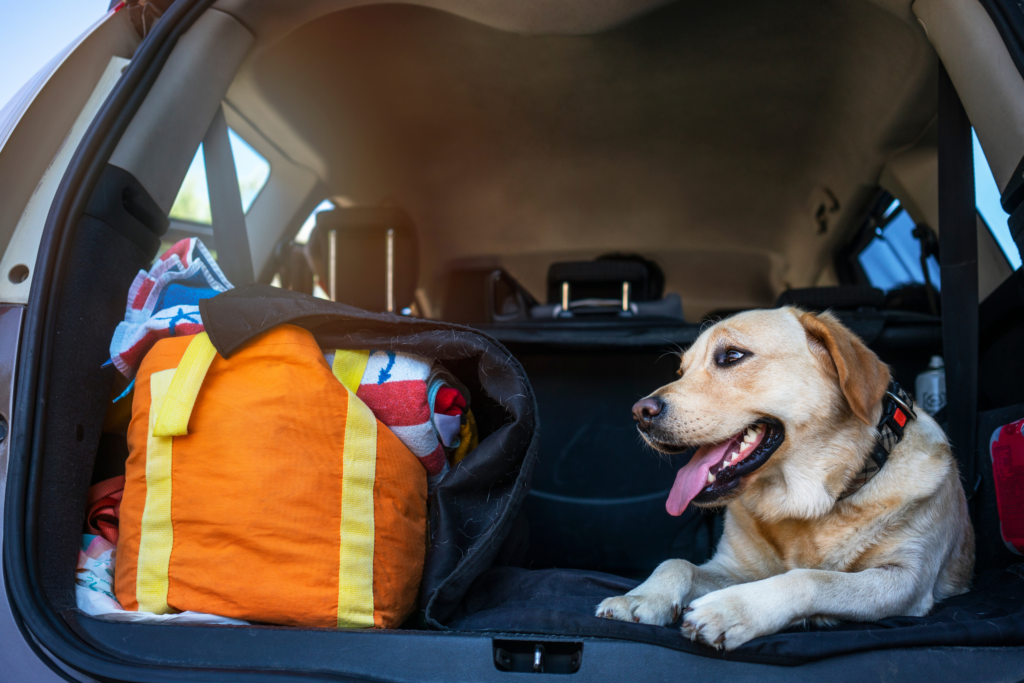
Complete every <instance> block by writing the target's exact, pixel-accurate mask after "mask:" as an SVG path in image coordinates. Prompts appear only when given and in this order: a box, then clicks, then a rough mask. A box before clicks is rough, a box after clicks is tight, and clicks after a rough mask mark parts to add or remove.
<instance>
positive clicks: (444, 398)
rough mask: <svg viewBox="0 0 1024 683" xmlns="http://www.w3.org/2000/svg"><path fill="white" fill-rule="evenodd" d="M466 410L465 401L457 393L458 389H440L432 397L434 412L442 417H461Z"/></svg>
mask: <svg viewBox="0 0 1024 683" xmlns="http://www.w3.org/2000/svg"><path fill="white" fill-rule="evenodd" d="M465 410H466V399H465V398H463V396H462V394H460V393H459V391H458V389H453V388H452V387H441V388H440V389H438V390H437V396H435V397H434V412H435V413H441V414H442V415H452V416H457V415H462V413H463V412H464V411H465Z"/></svg>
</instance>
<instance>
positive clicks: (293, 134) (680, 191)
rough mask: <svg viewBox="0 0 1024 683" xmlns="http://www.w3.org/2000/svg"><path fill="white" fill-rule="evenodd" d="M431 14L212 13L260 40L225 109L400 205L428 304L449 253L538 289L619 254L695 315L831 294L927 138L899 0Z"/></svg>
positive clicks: (931, 60)
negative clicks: (561, 266) (818, 287)
mask: <svg viewBox="0 0 1024 683" xmlns="http://www.w3.org/2000/svg"><path fill="white" fill-rule="evenodd" d="M433 4H434V5H435V7H437V9H435V8H426V7H422V6H413V5H376V6H363V7H353V8H348V9H345V7H346V6H347V4H346V3H344V2H338V1H335V2H325V1H321V2H315V3H309V4H306V3H304V4H303V6H302V7H303V9H302V10H301V12H296V10H294V7H295V5H294V3H285V2H278V1H272V0H222V1H221V2H220V3H218V4H217V5H216V7H217V8H221V9H223V10H225V11H228V12H229V13H231V14H232V15H234V16H236V17H237V18H239V19H240V21H242V23H244V24H245V25H246V26H247V27H248V28H249V29H250V30H251V31H253V33H254V34H255V35H256V38H257V41H256V46H255V48H254V49H253V50H252V51H251V52H250V55H249V57H248V58H247V60H246V62H245V64H244V65H243V67H242V70H241V71H240V73H239V75H238V77H237V78H236V80H235V82H234V84H233V86H232V88H231V90H230V91H229V93H228V100H229V101H230V102H231V104H232V106H234V107H236V108H237V109H238V110H239V112H240V113H242V114H243V115H244V116H245V117H246V118H248V119H249V120H250V121H252V122H253V123H254V124H255V125H256V126H257V127H259V128H260V129H261V130H262V131H264V132H265V133H266V134H268V136H269V137H271V138H272V139H273V140H274V142H275V143H276V144H278V145H280V146H281V147H282V149H283V150H284V151H285V152H286V153H287V154H289V155H290V156H291V157H292V158H293V159H295V160H297V161H299V162H300V163H303V164H305V165H307V166H309V167H311V168H315V169H318V172H319V174H320V175H321V176H322V180H323V181H324V182H325V184H326V186H327V187H328V188H329V189H330V191H331V192H332V194H334V195H336V196H344V197H347V198H350V199H351V200H353V201H355V202H357V203H369V204H376V203H379V202H382V201H387V202H393V203H396V204H398V205H400V206H402V207H404V208H405V209H406V210H407V211H408V212H409V213H410V214H411V215H412V216H413V218H414V220H415V221H416V222H417V224H418V227H419V231H420V241H421V254H422V257H421V259H422V267H421V273H422V276H421V280H422V283H423V285H424V286H425V287H426V288H427V290H428V292H429V293H430V295H431V297H432V298H433V299H434V300H435V301H437V295H438V294H439V293H440V292H441V289H442V288H441V287H440V286H439V285H440V281H441V278H442V277H443V275H444V273H445V272H446V271H447V270H448V269H450V268H451V267H452V266H454V265H473V264H477V265H492V264H493V265H503V266H505V267H506V268H508V269H509V270H510V271H511V272H512V273H513V274H514V275H515V276H516V277H518V278H519V279H520V280H521V281H522V282H523V283H524V284H525V285H526V286H527V287H528V288H529V289H530V290H532V291H533V292H535V293H537V294H541V293H542V292H543V291H544V277H545V273H546V271H547V267H548V265H549V264H550V263H551V262H553V261H556V260H565V259H573V258H592V257H594V256H596V255H598V254H601V253H604V252H608V251H623V250H625V251H635V252H639V253H641V254H643V255H645V256H648V257H651V258H654V259H656V260H657V261H658V262H659V263H660V264H661V265H662V267H663V268H664V270H665V272H666V280H667V289H668V290H669V291H675V292H678V293H679V294H680V295H681V296H682V298H683V302H684V308H685V309H686V312H687V317H688V318H690V319H694V318H695V317H699V316H701V315H703V314H705V313H706V312H708V311H711V310H717V309H730V308H746V307H752V306H763V305H770V304H771V303H772V301H773V300H774V298H775V296H776V295H777V294H778V292H780V291H781V290H783V289H785V288H787V287H799V286H810V285H813V284H816V283H821V284H834V282H835V280H834V277H835V276H834V273H833V271H832V267H831V262H832V258H833V255H834V253H835V251H836V250H837V249H838V248H839V247H840V246H842V245H843V244H844V243H845V242H846V241H848V240H849V238H850V236H851V231H852V230H854V229H855V228H856V226H857V225H858V224H859V222H860V220H861V218H862V211H863V209H864V207H865V203H866V201H867V199H868V197H869V196H870V193H871V191H872V188H873V187H874V186H876V185H877V184H878V182H879V178H880V177H882V175H883V171H885V168H886V164H887V162H889V161H890V160H891V159H892V158H893V157H894V156H895V155H896V154H898V153H899V152H900V151H902V150H905V149H908V148H910V147H912V146H913V145H915V144H916V143H918V142H919V141H921V140H922V139H924V140H925V144H926V145H927V143H928V139H929V137H930V136H929V135H928V131H929V128H930V127H932V129H933V126H932V124H933V123H934V117H935V111H936V89H935V88H936V85H935V84H936V70H937V59H936V56H935V52H934V50H933V48H932V47H931V45H930V44H929V42H928V40H927V37H926V35H925V33H924V31H923V30H922V28H921V27H920V26H919V25H918V24H917V23H916V22H915V21H914V20H913V18H912V16H911V14H910V10H909V6H910V3H909V2H893V3H889V4H890V5H891V6H889V7H883V6H881V5H880V4H875V3H872V2H867V1H865V0H828V1H826V2H823V1H821V0H792V1H790V2H787V3H764V2H754V1H752V0H738V1H737V2H731V3H696V2H689V1H683V2H676V3H673V4H668V5H662V6H655V5H659V4H661V3H646V5H643V4H638V3H626V2H608V1H602V2H593V3H576V2H544V3H541V2H535V3H533V2H531V3H480V2H476V3H471V2H459V1H457V0H453V1H451V2H446V1H444V0H440V1H438V2H435V3H433ZM652 6H654V7H653V9H651V7H652ZM274 131H278V134H277V135H275V134H274ZM833 197H834V200H833ZM836 203H838V208H836V207H835V204H836ZM822 205H824V206H825V207H826V211H825V218H826V228H825V230H824V232H822V228H821V225H820V223H819V221H818V220H817V218H816V216H815V214H816V212H818V211H819V207H820V206H822Z"/></svg>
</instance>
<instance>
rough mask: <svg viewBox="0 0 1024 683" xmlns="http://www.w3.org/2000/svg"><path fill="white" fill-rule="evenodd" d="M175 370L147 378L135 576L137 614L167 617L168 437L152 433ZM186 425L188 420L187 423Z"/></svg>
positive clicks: (169, 535)
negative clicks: (143, 500) (142, 498)
mask: <svg viewBox="0 0 1024 683" xmlns="http://www.w3.org/2000/svg"><path fill="white" fill-rule="evenodd" d="M174 374H175V371H174V370H164V371H162V372H154V373H153V374H152V375H151V376H150V378H149V395H150V403H149V437H148V438H147V440H146V505H145V508H144V509H143V512H142V533H141V538H140V539H139V560H138V566H137V567H136V575H135V599H136V600H137V601H138V603H139V611H140V612H153V613H154V614H166V613H168V612H172V611H173V610H172V609H171V608H170V607H168V606H167V568H168V566H169V565H170V561H171V546H173V545H174V530H173V528H172V526H171V446H172V442H173V440H174V439H173V438H172V437H170V436H156V435H155V434H154V431H155V424H156V419H157V418H156V416H157V415H159V414H160V409H161V407H163V405H164V403H165V401H166V398H167V393H168V390H169V388H170V387H171V385H172V384H173V380H172V377H173V376H174ZM186 423H187V420H186Z"/></svg>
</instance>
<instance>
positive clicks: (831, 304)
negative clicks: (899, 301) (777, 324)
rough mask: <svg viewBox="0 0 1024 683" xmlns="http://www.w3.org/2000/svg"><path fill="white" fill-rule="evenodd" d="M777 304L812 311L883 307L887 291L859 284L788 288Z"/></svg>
mask: <svg viewBox="0 0 1024 683" xmlns="http://www.w3.org/2000/svg"><path fill="white" fill-rule="evenodd" d="M775 305H776V306H777V307H778V306H799V307H800V308H805V309H807V310H810V311H824V310H828V309H834V310H857V309H861V308H875V309H881V308H883V307H884V306H885V292H883V291H882V290H880V289H876V288H874V287H862V286H857V285H849V286H842V287H805V288H802V289H788V290H786V291H785V292H783V293H782V294H780V295H779V298H778V299H777V300H776V302H775Z"/></svg>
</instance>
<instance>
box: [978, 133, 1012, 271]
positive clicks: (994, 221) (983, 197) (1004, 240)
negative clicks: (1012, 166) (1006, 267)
mask: <svg viewBox="0 0 1024 683" xmlns="http://www.w3.org/2000/svg"><path fill="white" fill-rule="evenodd" d="M971 135H972V136H973V137H974V203H975V205H976V206H977V207H978V213H979V214H981V218H982V219H983V220H984V221H985V224H986V225H987V226H988V229H989V230H990V231H991V232H992V236H993V237H994V238H995V239H996V242H997V243H998V244H999V248H1000V249H1002V250H1003V254H1004V255H1005V256H1006V260H1007V261H1009V262H1010V267H1011V268H1013V269H1014V270H1017V269H1018V268H1020V266H1021V258H1020V252H1019V251H1018V250H1017V245H1016V244H1015V243H1014V241H1013V238H1012V237H1011V236H1010V226H1008V225H1007V224H1006V221H1007V220H1008V219H1009V216H1008V215H1007V213H1006V212H1005V211H1003V206H1002V204H1001V203H1000V202H999V194H1000V193H999V186H998V185H996V179H995V178H994V177H993V176H992V169H991V168H989V166H988V160H987V159H986V158H985V152H984V151H983V150H982V149H981V143H980V142H978V135H977V134H976V133H975V132H974V131H973V130H972V131H971Z"/></svg>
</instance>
